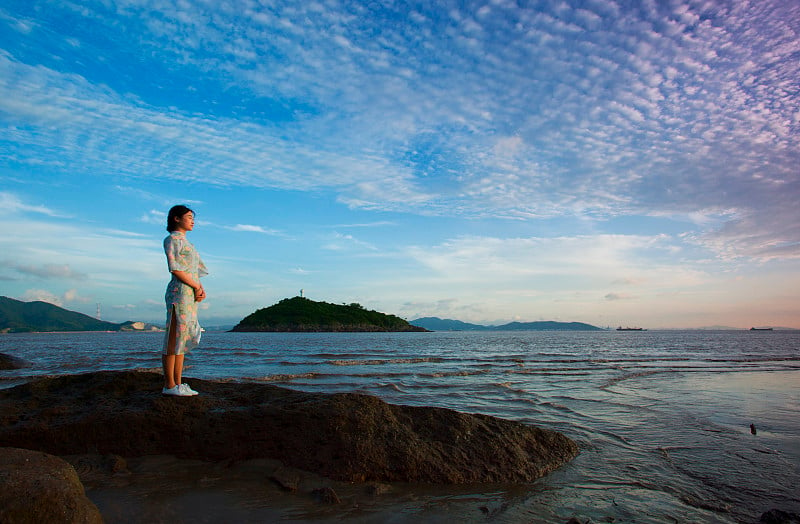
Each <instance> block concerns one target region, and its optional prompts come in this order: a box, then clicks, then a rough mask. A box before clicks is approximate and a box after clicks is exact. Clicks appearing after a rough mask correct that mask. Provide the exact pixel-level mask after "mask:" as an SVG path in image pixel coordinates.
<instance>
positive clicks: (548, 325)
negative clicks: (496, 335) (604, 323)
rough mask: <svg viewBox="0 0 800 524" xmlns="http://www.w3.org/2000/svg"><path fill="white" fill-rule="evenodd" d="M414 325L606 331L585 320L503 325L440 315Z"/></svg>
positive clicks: (458, 328)
mask: <svg viewBox="0 0 800 524" xmlns="http://www.w3.org/2000/svg"><path fill="white" fill-rule="evenodd" d="M410 323H411V324H412V325H414V326H419V327H423V328H425V329H429V330H431V331H604V329H603V328H599V327H597V326H592V325H591V324H584V323H583V322H554V321H549V320H548V321H537V322H510V323H508V324H503V325H501V326H482V325H480V324H470V323H468V322H462V321H460V320H449V319H442V318H439V317H423V318H418V319H416V320H411V321H410Z"/></svg>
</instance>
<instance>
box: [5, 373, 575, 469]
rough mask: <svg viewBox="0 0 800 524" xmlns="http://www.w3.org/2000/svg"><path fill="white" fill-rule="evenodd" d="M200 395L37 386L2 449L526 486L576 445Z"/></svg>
mask: <svg viewBox="0 0 800 524" xmlns="http://www.w3.org/2000/svg"><path fill="white" fill-rule="evenodd" d="M191 382H192V386H193V387H194V388H195V389H197V390H199V391H200V392H201V394H200V395H199V396H195V397H165V396H162V395H161V393H160V392H161V387H162V378H161V376H160V375H158V374H155V373H143V372H135V371H122V372H97V373H89V374H84V375H69V376H61V377H55V378H46V379H40V380H37V381H35V382H31V383H28V384H24V385H21V386H17V387H15V388H11V389H7V390H2V391H0V445H1V446H19V447H26V448H31V449H38V450H42V451H46V452H49V453H53V454H58V455H70V454H80V453H102V454H108V453H113V454H117V455H122V456H129V457H130V456H142V455H151V454H172V455H175V456H178V457H182V458H195V459H205V460H243V459H251V458H272V459H278V460H281V461H282V462H283V463H284V464H286V465H289V466H292V467H295V468H300V469H304V470H307V471H312V472H315V473H318V474H321V475H324V476H327V477H330V478H333V479H337V480H347V481H368V480H370V481H408V482H434V483H468V482H529V481H532V480H534V479H536V478H539V477H541V476H543V475H546V474H547V473H549V472H551V471H553V470H554V469H556V468H558V467H559V466H561V465H563V464H565V463H567V462H568V461H570V460H571V459H572V458H573V457H575V456H576V455H577V453H578V447H577V445H576V444H575V443H574V442H573V441H572V440H570V439H569V438H567V437H565V436H564V435H562V434H560V433H557V432H555V431H551V430H546V429H540V428H536V427H533V426H528V425H525V424H522V423H519V422H514V421H508V420H501V419H498V418H494V417H489V416H485V415H470V414H465V413H459V412H456V411H453V410H449V409H442V408H426V407H410V406H396V405H391V404H387V403H386V402H383V401H382V400H380V399H378V398H375V397H372V396H368V395H359V394H350V393H347V394H333V395H329V394H319V393H303V392H299V391H293V390H289V389H284V388H280V387H277V386H273V385H268V384H254V383H219V382H207V381H202V380H192V381H191Z"/></svg>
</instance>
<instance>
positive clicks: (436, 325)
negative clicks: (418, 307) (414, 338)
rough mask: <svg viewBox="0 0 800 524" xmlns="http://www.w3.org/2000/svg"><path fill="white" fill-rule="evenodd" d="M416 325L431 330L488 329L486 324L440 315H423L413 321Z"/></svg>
mask: <svg viewBox="0 0 800 524" xmlns="http://www.w3.org/2000/svg"><path fill="white" fill-rule="evenodd" d="M411 323H412V324H414V325H415V326H420V327H424V328H425V329H430V330H431V331H486V330H487V329H489V328H487V327H486V326H481V325H479V324H470V323H468V322H462V321H460V320H450V319H445V318H439V317H423V318H418V319H416V320H412V321H411Z"/></svg>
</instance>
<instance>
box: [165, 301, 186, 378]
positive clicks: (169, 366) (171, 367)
mask: <svg viewBox="0 0 800 524" xmlns="http://www.w3.org/2000/svg"><path fill="white" fill-rule="evenodd" d="M175 313H176V312H175V306H172V313H171V314H170V317H169V318H170V321H169V327H168V328H167V329H169V333H168V335H167V353H166V354H164V355H161V365H162V367H163V368H164V387H165V388H167V389H172V388H174V387H175V386H176V385H178V384H180V382H175V378H176V377H175V367H176V366H175V365H176V363H177V362H176V361H177V357H179V356H180V357H181V358H180V360H181V371H180V372H179V373H178V374H179V375H180V374H182V373H183V355H176V354H175V338H176V333H177V331H178V325H177V320H176V319H175Z"/></svg>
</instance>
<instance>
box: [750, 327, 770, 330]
mask: <svg viewBox="0 0 800 524" xmlns="http://www.w3.org/2000/svg"><path fill="white" fill-rule="evenodd" d="M750 331H772V328H757V327H751V328H750Z"/></svg>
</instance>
